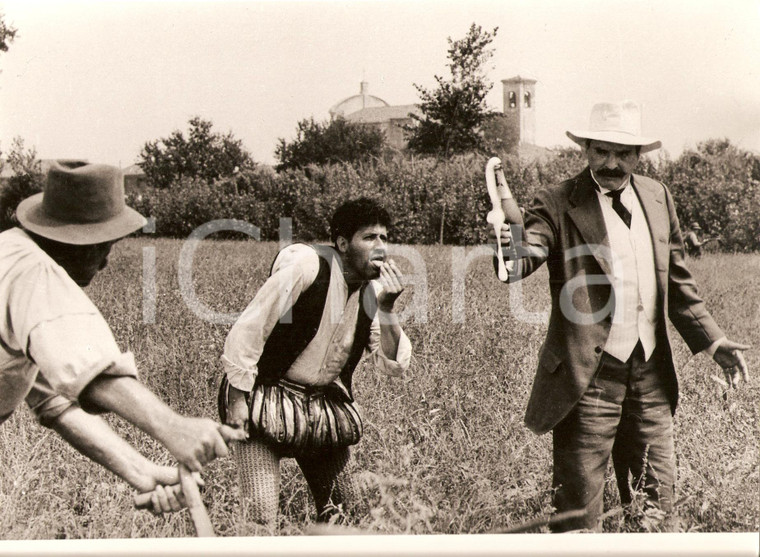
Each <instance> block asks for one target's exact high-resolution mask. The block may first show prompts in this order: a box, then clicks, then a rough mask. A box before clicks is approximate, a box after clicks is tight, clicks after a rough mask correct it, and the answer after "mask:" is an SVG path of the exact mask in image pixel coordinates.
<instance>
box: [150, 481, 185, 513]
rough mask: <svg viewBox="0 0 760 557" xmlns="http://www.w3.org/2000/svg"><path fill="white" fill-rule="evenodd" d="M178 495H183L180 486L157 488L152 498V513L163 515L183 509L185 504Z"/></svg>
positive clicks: (160, 486)
mask: <svg viewBox="0 0 760 557" xmlns="http://www.w3.org/2000/svg"><path fill="white" fill-rule="evenodd" d="M178 493H179V494H181V493H182V490H181V489H180V486H179V485H173V486H166V487H164V486H162V485H159V486H156V489H154V490H153V492H152V493H151V496H150V502H151V512H152V513H153V514H163V513H167V512H176V511H178V510H180V509H182V507H183V503H182V502H181V501H180V500H179V498H178ZM180 497H181V495H180ZM183 500H184V499H183Z"/></svg>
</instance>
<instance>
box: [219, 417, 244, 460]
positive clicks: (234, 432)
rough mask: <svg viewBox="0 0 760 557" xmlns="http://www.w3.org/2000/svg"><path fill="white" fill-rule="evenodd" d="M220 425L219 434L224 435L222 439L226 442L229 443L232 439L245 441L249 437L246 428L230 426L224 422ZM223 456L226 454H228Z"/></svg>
mask: <svg viewBox="0 0 760 557" xmlns="http://www.w3.org/2000/svg"><path fill="white" fill-rule="evenodd" d="M218 427H219V435H221V436H222V439H223V440H224V442H225V443H229V442H230V441H245V440H246V439H247V436H246V433H245V428H240V427H230V426H228V425H222V424H219V426H218ZM225 447H226V446H225ZM225 450H226V449H225ZM222 456H226V454H225V455H222Z"/></svg>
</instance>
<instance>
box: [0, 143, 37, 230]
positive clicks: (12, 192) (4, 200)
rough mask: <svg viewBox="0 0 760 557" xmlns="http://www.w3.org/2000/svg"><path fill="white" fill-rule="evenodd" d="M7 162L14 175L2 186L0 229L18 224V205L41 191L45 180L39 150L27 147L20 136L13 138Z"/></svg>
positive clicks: (0, 188) (0, 194)
mask: <svg viewBox="0 0 760 557" xmlns="http://www.w3.org/2000/svg"><path fill="white" fill-rule="evenodd" d="M7 164H8V166H10V167H11V171H12V172H13V175H12V176H11V177H10V178H8V181H7V182H6V183H4V184H2V187H0V231H1V230H7V229H9V228H12V227H14V226H16V225H18V221H17V220H16V207H18V204H19V203H21V201H22V200H24V199H26V198H27V197H29V196H30V195H34V194H35V193H39V192H41V191H42V184H43V182H44V176H43V175H42V164H41V163H40V160H39V159H38V158H37V150H36V149H35V148H34V147H32V148H30V149H26V148H25V147H24V140H23V139H22V138H20V137H14V138H13V146H12V147H11V152H10V153H8V160H7Z"/></svg>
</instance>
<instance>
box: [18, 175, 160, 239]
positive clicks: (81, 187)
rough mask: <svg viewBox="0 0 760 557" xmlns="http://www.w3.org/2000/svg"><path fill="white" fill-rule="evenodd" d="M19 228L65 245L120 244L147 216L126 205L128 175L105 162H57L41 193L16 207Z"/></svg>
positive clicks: (144, 221) (140, 225)
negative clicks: (125, 181)
mask: <svg viewBox="0 0 760 557" xmlns="http://www.w3.org/2000/svg"><path fill="white" fill-rule="evenodd" d="M16 218H18V221H19V222H20V223H21V225H22V226H23V227H24V228H26V229H27V230H29V231H30V232H34V233H35V234H38V235H40V236H43V237H45V238H50V239H51V240H56V241H58V242H63V243H65V244H74V245H86V244H99V243H101V242H109V241H113V240H118V239H119V238H122V237H124V236H127V235H128V234H131V233H132V232H135V231H136V230H138V229H140V228H142V227H143V226H144V225H145V223H146V220H145V217H143V216H142V215H141V214H140V213H138V212H137V211H135V210H134V209H131V208H130V207H127V205H126V203H125V202H124V176H123V174H122V172H121V170H120V169H118V168H116V167H115V166H109V165H105V164H86V163H73V164H62V163H59V162H54V163H53V164H52V165H51V167H50V170H49V171H48V174H47V180H46V182H45V186H44V188H43V191H42V193H38V194H36V195H33V196H31V197H28V198H26V199H24V200H23V201H22V202H21V203H19V206H18V208H17V209H16Z"/></svg>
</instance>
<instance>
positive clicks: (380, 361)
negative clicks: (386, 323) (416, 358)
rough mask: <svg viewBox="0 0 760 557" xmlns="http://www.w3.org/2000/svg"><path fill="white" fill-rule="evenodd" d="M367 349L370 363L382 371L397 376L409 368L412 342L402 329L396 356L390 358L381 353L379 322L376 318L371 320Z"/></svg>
mask: <svg viewBox="0 0 760 557" xmlns="http://www.w3.org/2000/svg"><path fill="white" fill-rule="evenodd" d="M375 327H376V329H375ZM368 350H369V351H370V356H371V358H372V363H373V364H374V365H375V366H377V368H378V369H379V370H380V371H382V372H383V373H386V374H388V375H392V376H394V377H398V376H400V375H403V374H404V372H405V371H406V370H407V369H409V363H410V362H411V360H412V343H411V341H410V340H409V337H407V336H406V333H405V332H404V330H403V329H402V330H401V334H400V335H399V339H398V348H397V349H396V358H395V359H391V358H389V357H388V356H386V355H385V353H383V347H382V344H381V342H380V324H379V322H377V320H375V321H373V322H372V330H371V332H370V342H369V347H368Z"/></svg>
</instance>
